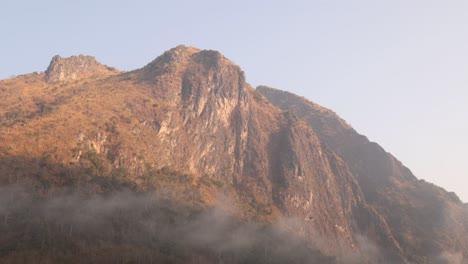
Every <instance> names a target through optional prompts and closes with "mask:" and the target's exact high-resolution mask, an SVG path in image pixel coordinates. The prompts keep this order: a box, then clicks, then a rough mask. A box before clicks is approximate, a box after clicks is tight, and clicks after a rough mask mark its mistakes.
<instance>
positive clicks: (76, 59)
mask: <svg viewBox="0 0 468 264" xmlns="http://www.w3.org/2000/svg"><path fill="white" fill-rule="evenodd" d="M108 71H115V69H112V68H109V67H107V66H105V65H102V64H100V63H99V62H97V61H96V59H95V58H94V57H92V56H84V55H78V56H71V57H69V58H62V57H60V56H59V55H55V56H54V57H53V58H52V61H51V62H50V64H49V67H48V68H47V70H46V71H45V80H46V81H47V82H49V83H53V82H61V81H66V80H75V79H79V78H83V77H86V76H89V75H92V74H99V73H101V74H103V73H105V72H108Z"/></svg>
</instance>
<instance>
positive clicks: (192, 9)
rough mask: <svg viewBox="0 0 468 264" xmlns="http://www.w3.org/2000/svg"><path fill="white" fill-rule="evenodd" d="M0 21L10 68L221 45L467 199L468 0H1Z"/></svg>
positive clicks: (254, 76) (132, 59)
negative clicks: (78, 57)
mask: <svg viewBox="0 0 468 264" xmlns="http://www.w3.org/2000/svg"><path fill="white" fill-rule="evenodd" d="M0 32H1V33H2V41H1V43H0V59H1V63H0V79H4V78H8V77H9V76H11V75H14V74H21V73H28V72H33V71H43V70H45V69H46V68H47V65H48V63H49V61H50V59H51V58H52V56H53V55H55V54H60V55H62V56H70V55H74V54H87V55H94V56H96V58H97V59H98V60H99V61H101V62H102V63H105V64H107V65H110V66H115V67H117V68H120V69H123V70H131V69H136V68H140V67H142V66H143V65H145V64H146V63H148V62H150V61H151V60H153V59H154V58H155V57H156V56H158V55H160V54H161V53H162V52H163V51H165V50H167V49H170V48H172V47H174V46H176V45H179V44H185V45H192V46H196V47H199V48H203V49H215V50H219V51H220V52H221V53H223V54H224V55H225V56H226V57H228V58H230V59H231V60H233V61H234V62H235V63H237V64H239V65H240V66H241V67H242V68H243V69H244V71H245V72H246V76H247V80H248V82H250V83H251V84H252V85H254V86H256V85H259V84H265V85H269V86H273V87H276V88H280V89H283V90H288V91H291V92H294V93H297V94H299V95H303V96H305V97H307V98H309V99H310V100H312V101H314V102H317V103H319V104H322V105H324V106H326V107H329V108H331V109H333V110H334V111H336V112H337V113H338V114H339V115H341V116H342V117H343V118H344V119H345V120H347V121H348V122H349V123H350V124H351V125H352V126H353V127H354V128H356V129H357V130H358V132H360V133H362V134H364V135H366V136H368V137H369V139H370V140H372V141H376V142H378V143H379V144H381V145H382V146H383V147H384V148H385V149H386V150H387V151H389V152H391V153H392V154H394V155H395V156H396V157H397V158H398V159H400V160H401V161H402V162H403V163H404V164H405V165H407V166H408V167H409V168H410V169H411V170H412V171H413V173H414V174H415V175H416V176H417V177H418V178H424V179H426V180H428V181H431V182H433V183H436V184H438V185H440V186H442V187H444V188H446V189H447V190H449V191H455V192H456V193H457V194H458V195H459V196H460V197H461V198H462V199H463V200H464V201H466V202H468V155H467V153H466V152H465V151H466V150H467V149H468V118H467V115H468V89H467V86H468V45H467V44H468V1H466V0H458V1H453V0H444V1H441V0H438V1H431V0H411V1H408V0H387V1H378V0H366V1H365V0H353V1H349V0H341V1H334V0H323V1H314V0H308V1H307V0H304V1H292V0H289V1H271V0H270V1H254V0H250V1H244V0H237V1H220V0H217V1H214V0H213V1H206V0H197V1H193V0H192V1H174V0H165V1H137V0H132V1H118V0H112V1H107V0H101V1H99V0H79V1H64V0H57V1H52V0H42V1H35V0H29V1H25V0H2V2H1V9H0Z"/></svg>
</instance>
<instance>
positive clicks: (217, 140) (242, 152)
mask: <svg viewBox="0 0 468 264" xmlns="http://www.w3.org/2000/svg"><path fill="white" fill-rule="evenodd" d="M76 79H82V80H86V82H84V81H83V82H80V83H79V84H76V83H74V82H66V81H67V80H76ZM45 80H46V82H44V81H43V80H41V79H40V78H38V77H37V76H36V77H34V78H32V77H31V76H30V77H27V76H26V77H18V78H16V79H11V80H6V81H2V82H0V88H2V89H1V90H0V91H5V92H2V94H1V95H2V96H3V97H4V98H5V99H4V100H5V101H9V100H16V99H17V98H18V97H19V94H21V95H22V97H24V99H23V102H22V103H21V105H17V104H8V105H7V104H5V105H4V106H3V105H1V106H2V108H4V109H1V110H2V111H1V112H0V113H1V114H2V116H1V118H0V122H3V123H2V124H3V126H2V128H0V140H1V142H5V144H3V145H2V146H0V171H1V173H0V183H1V184H2V185H9V184H13V183H15V184H16V183H17V182H27V183H28V184H31V185H33V186H36V188H37V189H40V190H42V191H43V192H45V193H47V192H51V189H52V190H56V189H60V188H69V187H70V186H74V187H76V186H80V188H81V189H86V190H88V191H89V192H105V191H112V190H113V189H112V188H121V187H122V186H126V187H130V188H133V189H136V190H139V191H148V190H154V189H157V190H158V192H159V193H161V194H163V195H166V196H167V197H168V198H167V199H169V197H172V198H171V199H175V200H177V201H178V202H180V203H184V204H188V205H189V206H195V204H196V205H197V206H201V207H209V206H213V205H214V204H218V203H220V200H222V198H221V197H226V196H228V197H229V199H231V200H233V201H235V203H236V204H237V207H236V208H237V209H232V210H233V211H234V212H235V214H237V216H238V217H239V219H242V220H243V221H260V222H268V223H274V222H276V221H278V220H279V219H281V220H282V221H283V222H286V223H294V227H295V228H294V232H295V234H297V235H299V236H301V237H303V238H305V239H306V241H308V243H311V244H314V245H315V246H316V247H317V248H319V249H320V250H321V251H322V252H324V253H326V254H328V255H333V256H336V257H337V259H338V261H339V262H343V263H346V261H348V258H349V257H350V256H353V259H354V261H356V262H360V263H365V262H366V261H367V262H369V263H372V262H381V263H382V262H387V263H405V262H414V263H426V262H427V261H428V260H429V259H430V257H431V256H432V255H434V254H436V255H437V254H442V253H443V252H449V251H450V252H451V251H456V252H457V253H458V252H462V253H461V254H462V255H464V256H465V257H466V255H467V246H468V242H467V241H466V234H467V229H466V228H467V225H466V224H464V221H465V219H466V216H465V215H466V211H467V210H466V206H465V207H464V206H463V204H462V203H461V202H460V201H459V199H458V198H457V197H456V196H455V195H453V194H449V193H447V192H445V191H444V190H442V189H440V188H438V187H436V186H434V185H431V184H429V183H426V182H423V181H419V180H417V179H416V177H414V176H413V175H412V174H411V172H410V171H409V170H408V169H407V168H405V167H404V166H403V165H402V164H401V163H400V162H399V161H398V160H397V159H395V158H394V157H393V156H391V155H390V154H388V153H387V152H385V151H384V150H383V149H382V148H381V147H380V146H378V145H377V144H375V143H372V142H369V141H368V140H367V139H366V138H365V137H364V136H361V135H359V134H358V133H357V132H356V131H355V130H354V129H353V128H352V127H351V126H350V125H348V124H347V123H346V122H345V121H343V120H342V119H341V118H339V117H338V116H337V115H336V114H335V113H333V112H332V111H330V110H328V109H326V108H323V107H321V106H318V105H316V104H314V103H312V102H309V101H307V100H306V99H304V98H300V97H298V96H295V95H293V94H290V93H286V92H282V91H278V90H274V89H271V88H268V87H259V88H257V89H253V88H252V87H251V86H250V85H249V84H248V83H247V82H246V78H245V75H244V72H243V71H242V70H241V69H240V68H239V66H237V65H235V64H234V63H232V62H231V61H229V60H228V59H227V58H225V57H224V56H223V55H222V54H220V53H219V52H217V51H212V50H200V49H197V48H192V47H185V46H178V47H176V48H174V49H171V50H169V51H167V52H165V53H164V54H163V55H161V56H159V57H158V58H156V59H155V60H154V61H152V62H151V63H149V64H148V65H146V66H145V67H143V68H141V69H137V70H134V71H131V72H126V73H121V72H117V71H113V70H112V69H110V68H108V67H107V66H104V65H101V64H99V63H98V62H96V60H95V59H94V58H92V57H85V56H78V57H71V58H68V59H62V58H60V57H57V56H56V57H54V58H53V60H52V62H51V65H50V66H49V68H48V69H47V71H46V72H45ZM55 82H62V83H63V84H62V85H61V89H56V88H55V87H54V85H53V83H55ZM38 87H40V89H39V88H38ZM34 89H36V90H40V91H45V92H43V93H34V91H36V90H34ZM29 94H31V96H30V97H28V96H26V97H25V96H24V95H29ZM38 102H39V103H40V104H39V103H38ZM12 131H13V132H12ZM181 175H182V176H181ZM84 186H85V187H86V188H85V187H84ZM174 188H175V189H176V190H178V191H177V192H175V194H174V193H172V192H170V191H169V190H171V189H174ZM180 190H183V191H180ZM179 196H180V197H179ZM187 196H188V197H190V198H186V197H187ZM181 197H182V198H181ZM223 199H224V198H223ZM439 209H440V210H442V211H440V210H439ZM442 212H443V213H442ZM288 225H289V224H288ZM370 249H372V250H370ZM431 254H432V255H431ZM425 261H426V262H425Z"/></svg>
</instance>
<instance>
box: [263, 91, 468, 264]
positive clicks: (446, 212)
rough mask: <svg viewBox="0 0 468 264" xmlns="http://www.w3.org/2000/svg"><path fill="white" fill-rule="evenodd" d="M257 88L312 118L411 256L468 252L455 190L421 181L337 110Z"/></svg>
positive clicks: (319, 133)
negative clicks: (361, 133) (451, 190)
mask: <svg viewBox="0 0 468 264" xmlns="http://www.w3.org/2000/svg"><path fill="white" fill-rule="evenodd" d="M257 91H259V92H260V93H262V94H263V95H264V96H265V97H266V98H267V99H268V100H269V101H270V102H272V103H273V104H274V105H275V106H277V107H279V108H281V109H284V110H287V111H290V112H291V113H293V114H294V115H296V116H297V117H298V118H300V119H302V120H304V121H306V122H307V123H308V124H309V125H310V126H311V127H312V129H314V131H315V132H316V133H317V136H318V137H319V139H320V140H321V142H323V143H324V144H325V145H327V146H328V147H330V148H331V149H332V150H333V151H334V152H335V153H337V154H338V156H340V157H341V158H342V159H343V161H344V162H345V163H346V164H347V165H348V167H349V169H350V171H351V173H352V174H353V176H354V178H355V179H356V180H357V181H358V182H359V186H360V187H361V189H362V191H363V193H364V195H365V197H366V201H367V202H368V203H369V204H371V205H372V207H373V208H375V209H376V211H377V212H378V214H379V215H380V216H382V218H383V219H385V222H386V223H387V224H388V226H389V227H390V230H391V232H392V234H393V235H394V237H395V238H396V240H397V241H398V244H399V245H400V246H401V248H403V249H404V251H405V254H406V255H407V256H408V257H409V260H410V261H413V262H418V261H422V259H424V258H426V259H427V257H426V256H427V255H430V254H429V253H431V254H439V253H441V252H463V254H465V256H466V254H467V253H468V233H467V229H468V225H467V224H466V221H465V222H464V220H463V219H464V216H463V215H464V214H466V207H465V209H464V208H463V207H464V206H463V203H462V202H461V201H460V200H459V198H458V197H457V196H456V195H455V194H453V193H448V192H446V191H445V190H443V189H442V188H439V187H437V186H435V185H433V184H430V183H427V182H425V181H423V180H421V181H419V180H417V179H416V177H415V176H414V175H413V174H412V173H411V171H410V170H409V169H408V168H406V167H404V166H403V165H402V164H401V162H400V161H398V160H397V159H396V158H394V157H393V156H392V155H391V154H389V153H387V152H385V150H383V149H382V147H380V146H379V145H378V144H376V143H374V142H370V141H369V140H368V139H367V138H366V137H364V136H362V135H360V134H358V133H357V132H356V131H355V130H354V129H353V128H352V127H351V126H349V125H348V124H346V122H345V121H343V120H342V119H341V118H340V117H339V116H337V115H336V114H335V113H334V112H332V111H331V110H329V109H326V108H323V107H321V106H319V105H317V104H314V103H312V102H310V101H308V100H307V99H305V98H302V97H299V96H297V95H294V94H291V93H288V92H284V91H280V90H277V89H273V88H269V87H266V86H260V87H258V88H257ZM423 252H425V253H423ZM434 252H438V253H434Z"/></svg>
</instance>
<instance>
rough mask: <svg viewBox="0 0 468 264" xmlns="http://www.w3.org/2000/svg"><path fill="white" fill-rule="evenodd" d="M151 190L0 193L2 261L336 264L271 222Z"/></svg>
mask: <svg viewBox="0 0 468 264" xmlns="http://www.w3.org/2000/svg"><path fill="white" fill-rule="evenodd" d="M227 206H229V205H228V204H222V205H220V206H216V207H214V208H208V209H201V208H193V207H190V206H184V205H181V204H175V203H174V202H172V201H169V200H166V199H164V198H163V197H160V196H159V195H157V194H155V193H135V192H130V191H119V192H115V193H112V194H108V195H85V194H83V193H80V192H76V191H73V192H68V193H59V194H57V193H56V194H54V195H48V196H44V195H40V194H37V193H31V192H28V190H27V189H25V188H24V187H21V186H18V185H15V186H9V187H1V188H0V220H1V222H0V231H1V233H2V234H3V235H2V238H0V261H1V262H2V263H21V262H19V260H21V261H23V262H24V261H25V262H35V263H40V262H43V263H51V262H52V263H65V262H66V263H83V262H84V263H90V262H92V263H95V262H100V263H155V262H157V263H335V262H336V261H335V259H334V258H333V257H327V256H324V255H323V254H321V253H320V252H319V251H318V250H316V249H314V248H313V247H311V246H310V244H308V243H307V242H306V241H304V240H302V239H299V238H298V237H297V236H295V235H293V234H292V232H290V230H288V229H287V228H282V227H281V226H280V225H275V224H261V223H258V222H257V223H255V222H245V221H240V220H239V219H238V218H236V217H235V216H233V215H232V214H230V213H227V210H225V209H226V208H225V207H227Z"/></svg>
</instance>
